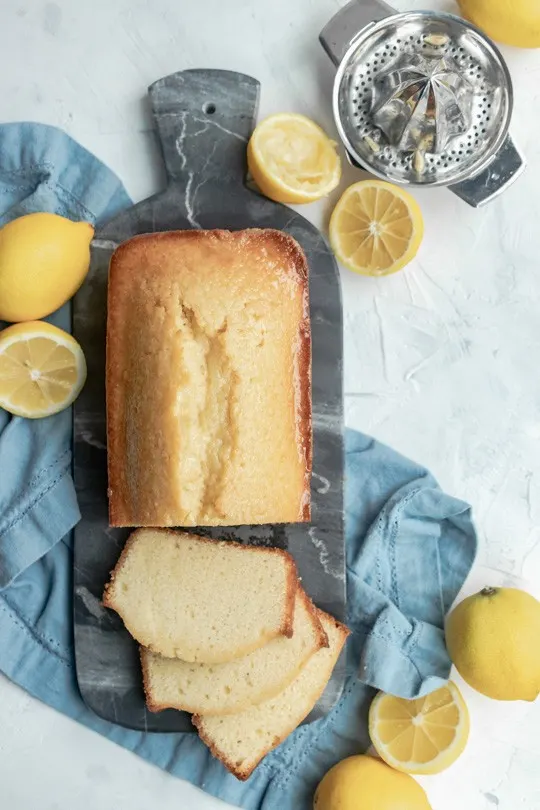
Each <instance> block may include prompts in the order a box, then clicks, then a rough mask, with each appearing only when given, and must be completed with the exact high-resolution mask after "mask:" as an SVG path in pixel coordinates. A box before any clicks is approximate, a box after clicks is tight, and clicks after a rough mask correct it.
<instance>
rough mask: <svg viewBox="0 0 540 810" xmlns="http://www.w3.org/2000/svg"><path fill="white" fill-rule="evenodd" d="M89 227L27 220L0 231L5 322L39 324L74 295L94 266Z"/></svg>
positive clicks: (44, 218)
mask: <svg viewBox="0 0 540 810" xmlns="http://www.w3.org/2000/svg"><path fill="white" fill-rule="evenodd" d="M93 235H94V228H93V227H92V225H90V223H89V222H71V220H69V219H66V218H65V217H60V216H58V215H57V214H46V213H38V214H27V215H26V216H24V217H19V219H14V220H12V221H11V222H8V223H7V225H4V227H3V228H0V320H4V321H35V320H38V319H39V318H44V317H45V316H46V315H50V314H51V312H54V311H55V310H56V309H58V307H61V306H62V304H65V302H66V301H69V299H70V298H71V297H72V296H73V295H75V293H76V292H77V290H78V289H79V287H80V286H81V284H82V283H83V281H84V278H85V276H86V274H87V273H88V268H89V266H90V242H91V241H92V236H93Z"/></svg>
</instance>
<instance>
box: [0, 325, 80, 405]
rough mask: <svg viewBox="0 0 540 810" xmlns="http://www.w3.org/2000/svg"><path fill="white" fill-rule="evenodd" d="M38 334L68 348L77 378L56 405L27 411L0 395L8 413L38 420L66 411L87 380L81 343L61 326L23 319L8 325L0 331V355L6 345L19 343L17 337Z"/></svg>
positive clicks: (37, 336)
mask: <svg viewBox="0 0 540 810" xmlns="http://www.w3.org/2000/svg"><path fill="white" fill-rule="evenodd" d="M40 337H41V338H46V339H52V340H53V341H54V342H56V343H58V344H59V345H61V346H64V347H65V348H67V349H69V351H71V353H72V355H73V358H74V361H75V362H74V365H75V368H76V370H77V380H76V382H75V383H74V385H73V386H72V387H71V389H70V390H69V393H68V394H67V396H66V398H65V399H64V400H62V401H60V402H58V403H56V405H54V406H53V407H51V408H43V409H36V410H27V409H25V408H21V407H17V406H13V405H12V403H11V402H10V401H9V398H4V397H2V395H1V394H0V407H1V408H4V410H6V411H7V412H8V413H11V414H12V415H13V416H21V417H24V418H25V419H41V418H43V417H46V416H53V415H54V414H56V413H60V411H63V410H65V409H66V408H68V407H69V406H70V405H72V404H73V402H74V401H75V400H76V399H77V397H78V396H79V394H80V392H81V390H82V388H83V386H84V384H85V382H86V375H87V367H86V359H85V356H84V353H83V351H82V349H81V347H80V345H79V344H78V343H77V341H76V340H75V338H73V337H72V336H71V335H70V334H69V333H68V332H64V330H63V329H59V328H58V327H57V326H54V325H53V324H50V323H47V322H45V321H25V322H22V323H17V324H13V325H11V326H8V327H7V328H6V329H4V330H3V331H1V332H0V356H1V355H2V354H3V352H4V351H5V350H6V349H7V348H8V347H9V346H11V345H12V344H13V343H16V342H18V341H19V340H25V339H32V338H40Z"/></svg>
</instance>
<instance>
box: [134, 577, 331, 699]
mask: <svg viewBox="0 0 540 810" xmlns="http://www.w3.org/2000/svg"><path fill="white" fill-rule="evenodd" d="M327 644H328V639H327V637H326V633H325V632H324V630H323V628H322V625H321V622H320V619H319V616H318V611H317V609H316V608H315V606H314V605H313V603H312V602H311V599H309V597H308V596H307V595H306V593H305V592H304V590H303V589H302V588H301V587H298V590H297V591H296V602H295V609H294V624H293V636H292V638H290V639H289V638H286V637H285V636H278V637H277V638H275V639H274V640H273V641H270V642H269V643H268V644H265V645H264V647H260V648H259V649H258V650H255V651H254V652H252V653H250V654H249V655H246V656H244V657H242V658H236V659H235V660H234V661H230V662H228V663H225V664H213V665H209V664H190V663H187V662H186V661H181V660H180V659H178V658H174V659H173V658H163V656H161V655H156V654H155V653H152V652H150V651H149V650H146V649H145V648H144V647H141V664H142V672H143V682H144V691H145V695H146V703H147V706H148V708H149V709H150V710H151V711H153V712H156V711H161V710H162V709H168V708H171V709H181V710H184V711H187V712H191V713H195V714H230V713H231V712H238V711H242V710H243V709H247V708H248V707H249V706H252V705H254V704H257V703H261V702H262V701H263V700H268V699H269V698H271V697H273V696H274V695H277V694H278V693H279V692H281V691H282V690H283V689H285V687H286V686H288V685H289V683H291V681H293V680H294V678H295V677H296V676H297V675H298V673H299V672H300V670H301V669H302V667H303V666H304V664H305V663H306V661H308V659H309V658H311V656H312V655H313V654H314V653H316V652H317V651H318V650H320V649H321V648H322V647H325V646H327Z"/></svg>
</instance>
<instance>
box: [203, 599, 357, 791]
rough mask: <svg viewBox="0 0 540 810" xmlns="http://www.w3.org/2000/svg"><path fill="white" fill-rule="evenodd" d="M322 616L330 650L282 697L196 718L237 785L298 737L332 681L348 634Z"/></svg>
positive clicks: (307, 667)
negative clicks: (297, 731) (294, 735)
mask: <svg viewBox="0 0 540 810" xmlns="http://www.w3.org/2000/svg"><path fill="white" fill-rule="evenodd" d="M319 616H320V618H321V621H322V625H323V628H324V630H325V631H326V634H327V636H328V641H329V646H328V647H327V648H324V649H322V650H319V652H317V653H315V655H313V656H312V657H311V658H310V660H309V661H308V662H307V664H306V665H305V666H304V668H303V669H302V670H301V672H300V674H299V675H298V676H297V677H296V678H295V680H294V681H293V682H292V683H291V684H290V685H289V686H287V687H286V689H284V690H283V692H280V694H278V695H277V696H276V697H273V698H271V699H270V700H268V701H265V702H264V703H260V704H259V705H257V706H252V707H250V708H249V709H247V710H245V711H243V712H239V713H238V714H228V715H215V714H214V715H208V714H207V715H194V717H193V723H194V725H195V726H196V728H197V730H198V732H199V736H200V737H201V739H202V740H203V742H205V743H206V745H207V746H208V747H209V748H210V751H211V752H212V754H213V755H214V756H215V757H217V758H218V759H220V760H221V761H222V762H223V764H224V765H225V767H226V768H228V769H229V770H230V771H231V773H233V774H234V775H235V776H236V777H237V779H241V780H244V779H247V778H248V777H249V776H250V774H251V773H252V772H253V770H254V769H255V768H256V767H257V765H258V764H259V762H260V761H261V759H263V757H265V756H266V755H267V754H268V753H269V752H270V751H272V750H273V749H274V748H276V747H277V746H278V745H279V744H280V743H281V742H283V740H284V739H285V738H286V737H288V735H289V734H290V733H291V732H292V731H294V729H295V728H296V727H297V726H298V725H299V724H300V723H301V722H302V720H304V718H305V717H306V716H307V715H308V714H309V712H310V711H311V709H312V708H313V706H314V705H315V703H316V702H317V700H318V699H319V697H320V696H321V695H322V693H323V691H324V689H325V686H326V685H327V683H328V681H329V680H330V676H331V674H332V671H333V669H334V666H335V664H336V661H337V659H338V657H339V654H340V652H341V649H342V647H343V645H344V643H345V641H346V639H347V636H348V635H349V630H348V628H347V627H345V626H344V625H343V624H340V623H339V622H337V621H336V620H335V619H334V618H333V617H332V616H329V615H328V614H327V613H323V612H322V611H319Z"/></svg>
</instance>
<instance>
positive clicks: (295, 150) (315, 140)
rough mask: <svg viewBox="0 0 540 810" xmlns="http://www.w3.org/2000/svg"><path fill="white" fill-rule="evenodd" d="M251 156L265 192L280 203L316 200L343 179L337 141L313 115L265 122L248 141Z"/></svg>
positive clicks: (272, 118)
mask: <svg viewBox="0 0 540 810" xmlns="http://www.w3.org/2000/svg"><path fill="white" fill-rule="evenodd" d="M247 159H248V168H249V171H250V173H251V175H252V177H253V179H254V180H255V182H256V183H257V185H258V187H259V188H260V190H261V191H262V193H263V194H265V195H266V196H267V197H270V199H271V200H276V201H277V202H282V203H310V202H314V200H319V199H320V198H321V197H324V196H326V195H327V194H329V193H330V191H332V189H334V188H335V187H336V186H337V184H338V183H339V181H340V178H341V161H340V158H339V155H338V153H337V147H336V144H335V142H334V141H332V140H330V138H329V137H328V135H327V134H326V133H325V132H324V130H322V129H321V128H320V126H318V125H317V124H316V123H315V122H314V121H312V120H311V119H310V118H306V116H305V115H298V114H296V113H279V114H277V115H271V116H270V117H269V118H266V119H265V120H264V121H261V123H260V124H259V125H258V126H257V127H256V128H255V131H254V132H253V135H252V136H251V138H250V141H249V143H248V149H247Z"/></svg>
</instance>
